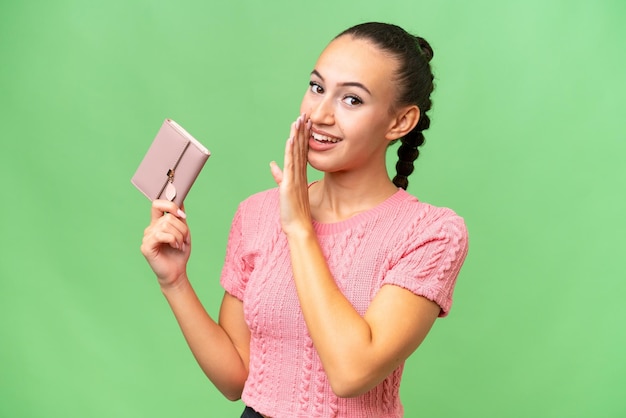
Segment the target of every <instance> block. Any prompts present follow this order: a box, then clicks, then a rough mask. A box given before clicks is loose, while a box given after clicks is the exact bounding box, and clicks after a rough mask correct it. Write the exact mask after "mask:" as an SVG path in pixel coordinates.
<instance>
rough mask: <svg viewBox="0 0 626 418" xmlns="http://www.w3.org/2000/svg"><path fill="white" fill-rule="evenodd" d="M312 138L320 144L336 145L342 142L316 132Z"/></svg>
mask: <svg viewBox="0 0 626 418" xmlns="http://www.w3.org/2000/svg"><path fill="white" fill-rule="evenodd" d="M311 136H312V137H313V139H315V140H316V141H318V142H332V143H333V144H335V143H337V142H339V141H341V140H340V139H337V138H333V137H330V136H326V135H320V134H316V133H315V132H313V133H312V134H311Z"/></svg>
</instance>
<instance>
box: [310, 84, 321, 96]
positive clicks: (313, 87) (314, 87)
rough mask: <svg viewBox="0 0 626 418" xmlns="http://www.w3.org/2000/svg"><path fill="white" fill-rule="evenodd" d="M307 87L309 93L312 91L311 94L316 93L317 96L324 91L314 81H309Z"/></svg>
mask: <svg viewBox="0 0 626 418" xmlns="http://www.w3.org/2000/svg"><path fill="white" fill-rule="evenodd" d="M309 86H310V88H311V91H312V92H313V93H317V94H321V93H324V89H323V88H322V86H320V85H319V84H317V83H316V82H315V81H310V82H309Z"/></svg>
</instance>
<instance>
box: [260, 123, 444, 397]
mask: <svg viewBox="0 0 626 418" xmlns="http://www.w3.org/2000/svg"><path fill="white" fill-rule="evenodd" d="M304 119H305V118H304V117H301V118H299V119H298V121H297V122H295V123H294V124H293V125H292V129H291V137H290V139H289V140H288V141H287V144H286V148H285V163H284V170H282V171H281V170H280V169H279V168H278V166H277V165H276V164H275V163H273V164H272V173H273V175H274V179H275V180H276V182H277V183H278V184H279V188H280V193H281V195H280V196H281V223H282V226H283V231H284V232H285V234H286V236H287V240H288V243H289V250H290V254H291V262H292V268H293V274H294V280H295V284H296V290H297V292H298V297H299V300H300V305H301V307H302V312H303V315H304V319H305V321H306V324H307V327H308V330H309V333H310V335H311V338H312V340H313V343H314V345H315V348H316V350H317V352H318V354H319V356H320V359H321V361H322V364H323V366H324V370H325V371H326V374H327V375H328V378H329V381H330V384H331V386H332V388H333V391H334V392H335V393H336V394H337V395H338V396H341V397H351V396H358V395H360V394H362V393H364V392H366V391H368V390H370V389H372V388H373V387H374V386H376V385H377V384H378V383H380V382H381V381H382V380H383V379H385V377H387V376H388V375H389V374H390V373H391V372H392V371H393V370H394V369H395V368H397V367H398V365H400V364H401V363H402V362H403V361H404V360H405V359H406V358H407V357H408V356H409V355H410V354H411V353H412V352H413V351H415V349H416V348H417V347H418V346H419V344H420V343H421V342H422V341H423V339H424V337H425V336H426V334H427V333H428V331H429V330H430V328H431V326H432V324H433V323H434V321H435V319H436V318H437V316H438V315H439V312H440V308H439V306H438V305H437V304H435V303H434V302H431V301H429V300H427V299H426V298H423V297H421V296H417V295H415V294H413V293H411V292H410V291H408V290H405V289H402V288H400V287H397V286H383V288H382V289H381V290H380V291H379V292H378V294H377V296H376V297H375V298H374V300H373V301H372V303H371V305H370V307H369V308H368V310H367V312H366V314H365V315H364V316H363V317H361V316H360V315H359V313H358V312H357V311H356V310H355V309H354V307H353V306H352V304H351V303H350V302H349V301H348V300H347V299H346V297H345V296H344V295H343V294H342V293H341V291H340V290H339V288H338V287H337V285H336V284H335V280H334V278H333V277H332V275H331V272H330V270H329V268H328V265H327V263H326V259H325V258H324V255H323V253H322V250H321V248H320V246H319V243H318V241H317V236H316V234H315V231H314V229H313V226H312V222H311V214H310V206H309V201H308V192H307V180H306V163H307V161H306V158H307V149H306V141H307V139H308V137H309V135H310V131H309V130H310V125H309V124H306V125H305V123H304Z"/></svg>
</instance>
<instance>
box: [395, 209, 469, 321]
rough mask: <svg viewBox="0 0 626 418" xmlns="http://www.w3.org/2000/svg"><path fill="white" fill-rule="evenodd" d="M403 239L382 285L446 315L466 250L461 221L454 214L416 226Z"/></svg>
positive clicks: (464, 231)
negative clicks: (423, 300) (431, 304)
mask: <svg viewBox="0 0 626 418" xmlns="http://www.w3.org/2000/svg"><path fill="white" fill-rule="evenodd" d="M450 212H451V211H450ZM451 213H453V212H451ZM406 238H407V239H406V241H405V242H404V245H403V248H402V249H401V251H400V252H399V253H398V255H397V258H396V259H395V260H393V261H392V263H390V264H391V265H390V270H389V271H388V272H387V274H386V276H385V278H384V279H383V284H393V285H396V286H400V287H402V288H405V289H407V290H410V291H411V292H413V293H415V294H416V295H420V296H424V297H425V298H427V299H429V300H432V301H433V302H435V303H437V304H438V305H439V306H440V307H441V312H440V313H439V316H440V317H443V316H446V315H448V312H449V311H450V308H451V306H452V294H453V291H454V286H455V284H456V279H457V276H458V275H459V271H460V269H461V266H462V265H463V261H464V260H465V257H466V255H467V251H468V236H467V228H466V226H465V222H464V221H463V218H461V217H459V216H457V215H456V214H453V215H448V216H444V217H441V218H439V219H437V220H435V221H433V222H432V223H429V224H428V225H426V227H424V225H423V224H421V223H417V224H416V225H414V226H413V227H412V228H410V229H409V230H408V231H407V236H406Z"/></svg>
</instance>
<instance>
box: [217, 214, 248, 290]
mask: <svg viewBox="0 0 626 418" xmlns="http://www.w3.org/2000/svg"><path fill="white" fill-rule="evenodd" d="M242 223H243V215H242V207H241V206H240V207H239V208H238V209H237V212H236V213H235V216H234V218H233V222H232V224H231V227H230V233H229V235H228V244H227V246H226V257H225V260H224V266H223V268H222V274H221V277H220V283H221V285H222V287H224V290H226V291H227V292H228V293H230V294H231V295H233V296H235V297H236V298H237V299H239V300H243V295H244V292H245V290H246V285H247V283H248V278H249V276H250V273H251V271H252V267H251V266H250V265H249V264H248V263H247V262H246V256H245V254H246V250H245V240H244V238H243V225H242Z"/></svg>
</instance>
